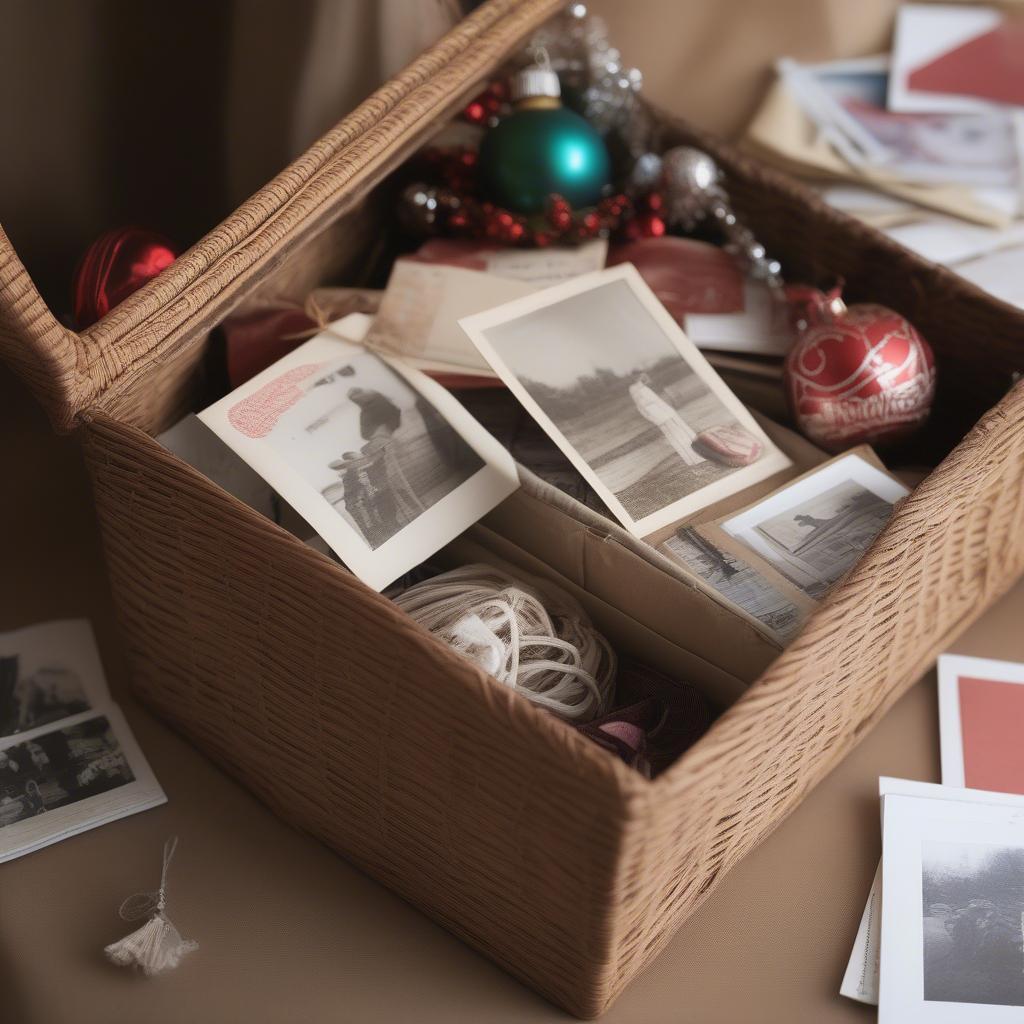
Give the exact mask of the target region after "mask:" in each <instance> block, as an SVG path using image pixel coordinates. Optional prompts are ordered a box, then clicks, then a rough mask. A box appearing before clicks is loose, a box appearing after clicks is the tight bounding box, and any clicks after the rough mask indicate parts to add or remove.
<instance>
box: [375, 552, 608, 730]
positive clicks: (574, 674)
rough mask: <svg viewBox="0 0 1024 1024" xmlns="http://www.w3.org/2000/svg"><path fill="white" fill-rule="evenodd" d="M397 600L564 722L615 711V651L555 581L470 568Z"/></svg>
mask: <svg viewBox="0 0 1024 1024" xmlns="http://www.w3.org/2000/svg"><path fill="white" fill-rule="evenodd" d="M394 600H395V604H396V605H397V606H398V607H399V608H401V609H402V611H404V612H405V613H406V614H407V615H409V616H410V617H411V618H413V619H415V620H416V621H417V622H419V623H420V624H421V625H423V626H425V627H426V628H427V629H429V630H430V632H431V633H433V634H435V635H436V636H437V637H439V638H440V639H441V640H443V641H444V642H445V643H447V644H449V645H450V646H451V647H452V649H453V650H454V651H456V653H458V654H460V655H461V656H462V657H464V658H467V659H468V660H469V661H472V662H473V663H474V664H477V665H479V666H480V667H481V668H482V669H484V670H485V671H487V672H489V673H490V674H491V675H492V676H494V678H495V679H497V680H498V682H500V683H503V684H504V685H506V686H509V687H511V688H512V689H514V690H516V691H517V692H518V693H521V694H522V695H523V696H524V697H526V699H527V700H530V701H532V702H533V703H534V704H538V705H540V706H541V707H544V708H547V709H548V710H549V711H551V712H552V713H554V714H556V715H558V716H559V717H560V718H564V719H567V720H568V721H572V722H587V721H589V720H590V719H592V718H595V717H597V716H598V715H600V714H603V713H604V712H605V711H607V710H608V709H609V708H610V707H611V703H612V694H613V688H614V680H615V666H616V659H615V652H614V651H613V650H612V649H611V646H610V645H609V643H608V641H607V640H605V638H604V637H603V636H601V634H600V633H598V632H597V631H596V630H595V629H594V627H593V626H592V625H591V624H590V620H589V619H588V618H587V615H586V613H585V612H584V611H583V609H582V608H581V607H580V606H579V605H578V604H577V603H576V601H574V600H573V599H572V598H571V597H570V596H569V595H568V594H566V593H565V592H564V591H563V590H561V589H559V588H557V587H555V586H553V585H551V584H548V583H543V584H539V585H538V586H532V585H530V584H527V583H524V582H523V581H522V580H519V579H516V578H515V577H513V576H510V575H508V574H507V573H504V572H501V571H500V570H498V569H495V568H493V567H492V566H489V565H466V566H463V567H462V568H459V569H454V570H452V571H451V572H446V573H443V574H442V575H440V576H435V577H434V578H433V579H429V580H425V581H424V582H422V583H417V584H415V585H414V586H412V587H409V588H408V589H407V590H405V591H403V592H402V593H400V594H398V595H397V596H396V597H395V599H394Z"/></svg>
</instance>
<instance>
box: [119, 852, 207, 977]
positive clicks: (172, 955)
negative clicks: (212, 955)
mask: <svg viewBox="0 0 1024 1024" xmlns="http://www.w3.org/2000/svg"><path fill="white" fill-rule="evenodd" d="M177 847H178V837H177V836H175V837H174V838H173V839H168V840H167V842H165V843H164V863H163V868H162V869H161V871H160V888H159V889H157V891H156V892H137V893H135V894H133V895H132V896H129V897H128V898H127V899H126V900H125V901H124V902H123V903H122V904H121V907H120V909H119V910H118V913H119V914H120V915H121V917H123V918H124V919H125V920H126V921H135V920H138V919H139V918H141V917H146V918H148V920H147V921H146V923H145V924H144V925H143V926H142V927H141V928H138V929H136V930H135V931H134V932H132V933H131V935H126V936H125V937H124V938H123V939H121V940H119V941H118V942H112V943H111V944H110V945H109V946H107V947H106V948H105V949H104V952H105V953H106V954H107V958H108V959H109V960H110V961H111V962H112V963H115V964H117V965H118V966H121V967H138V968H139V969H140V970H141V971H142V972H143V974H146V975H152V974H160V973H161V972H163V971H169V970H173V969H174V968H175V967H177V966H178V964H179V963H181V958H182V957H183V956H185V955H186V954H187V953H191V952H192V951H193V950H195V949H198V948H199V944H198V943H197V942H193V941H192V940H191V939H183V938H182V937H181V933H180V932H179V931H178V929H177V928H175V927H174V925H173V924H171V922H170V920H169V919H168V917H167V914H166V913H165V911H166V908H167V871H168V868H170V866H171V858H172V857H173V856H174V851H175V850H176V849H177Z"/></svg>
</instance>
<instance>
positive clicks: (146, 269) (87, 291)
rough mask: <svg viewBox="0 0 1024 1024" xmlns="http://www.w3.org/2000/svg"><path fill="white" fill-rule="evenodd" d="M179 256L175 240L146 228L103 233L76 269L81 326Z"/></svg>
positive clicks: (75, 308) (76, 309)
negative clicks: (172, 240) (169, 239)
mask: <svg viewBox="0 0 1024 1024" xmlns="http://www.w3.org/2000/svg"><path fill="white" fill-rule="evenodd" d="M176 256H177V252H176V251H175V248H174V246H173V245H172V244H171V242H169V241H168V240H167V239H166V238H164V236H163V235H159V234H157V233H156V232H155V231H149V230H147V229H146V228H132V227H129V228H115V229H114V230H113V231H108V232H106V234H103V235H100V237H99V238H97V239H96V241H95V242H93V243H92V245H90V246H89V248H88V249H86V250H85V253H84V254H83V256H82V259H81V262H80V263H79V264H78V267H77V269H76V270H75V278H74V284H73V300H72V303H73V304H72V310H73V312H74V317H75V323H76V324H77V325H78V327H79V329H82V328H85V327H88V326H90V325H91V324H94V323H95V322H96V321H97V320H99V319H100V317H103V316H106V314H107V313H108V312H110V310H111V309H113V308H114V306H116V305H117V304H118V303H119V302H123V301H124V300H125V299H126V298H128V296H129V295H131V293H132V292H134V291H137V290H138V289H139V288H141V287H142V286H143V285H144V284H145V283H146V282H147V281H149V280H151V279H152V278H154V277H156V276H157V274H159V273H160V272H161V271H163V270H166V269H167V267H169V266H170V265H171V264H172V263H173V262H174V260H175V257H176Z"/></svg>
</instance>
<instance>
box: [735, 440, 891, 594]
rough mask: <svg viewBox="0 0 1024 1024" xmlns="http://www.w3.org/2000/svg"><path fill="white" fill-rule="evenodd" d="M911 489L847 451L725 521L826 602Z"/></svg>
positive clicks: (789, 576)
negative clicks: (826, 597) (838, 582)
mask: <svg viewBox="0 0 1024 1024" xmlns="http://www.w3.org/2000/svg"><path fill="white" fill-rule="evenodd" d="M908 493H909V491H908V490H907V489H906V488H905V487H904V486H903V485H902V484H901V483H899V481H897V480H895V479H894V478H893V477H891V476H889V475H888V474H886V473H883V472H882V471H881V470H878V469H876V468H875V467H874V466H872V465H871V464H870V463H868V462H866V461H865V460H864V459H862V458H860V457H859V456H858V455H846V456H842V457H840V458H838V459H834V460H832V461H831V462H829V463H826V464H825V465H824V466H823V467H821V468H820V469H818V470H816V471H813V472H811V473H809V474H806V475H805V476H803V477H801V478H800V479H798V480H796V481H794V482H793V483H792V484H790V485H788V486H787V487H784V488H782V489H781V490H779V491H776V492H775V493H774V494H771V495H770V496H769V497H767V498H765V499H764V500H763V501H760V502H757V503H756V504H754V505H752V506H751V507H749V508H747V509H745V510H743V511H742V512H740V513H739V514H737V515H734V516H731V517H729V518H727V519H725V520H723V521H722V522H721V524H720V526H721V529H722V530H723V531H724V532H725V533H727V534H728V535H729V536H730V537H733V538H735V539H736V540H739V541H741V542H742V543H744V544H746V545H747V546H748V547H750V548H751V549H752V550H753V551H755V552H756V553H757V554H758V555H759V556H760V557H761V558H763V559H765V560H766V561H767V562H769V563H770V564H771V566H772V567H773V568H774V569H776V570H777V571H778V572H779V573H780V574H781V575H782V576H784V577H785V578H786V579H787V580H789V581H790V582H791V583H792V584H793V585H794V586H795V587H797V588H799V590H800V591H801V592H803V593H804V594H806V595H807V596H808V597H809V598H811V599H812V600H815V601H818V600H820V599H821V598H822V597H824V596H825V594H826V593H828V591H829V589H830V588H831V587H832V586H833V585H834V584H835V583H836V582H837V581H838V580H839V579H840V578H841V577H842V576H843V575H845V574H846V573H847V572H848V571H849V569H850V568H851V567H852V566H853V565H854V563H856V562H857V560H858V559H859V558H860V557H861V555H863V554H864V552H865V551H866V550H867V549H868V547H869V546H870V544H871V542H872V541H873V540H874V539H875V537H877V536H878V534H879V533H881V531H882V530H883V529H884V528H885V525H886V523H887V522H888V521H889V518H890V517H891V515H892V512H893V506H894V505H895V503H896V502H897V501H899V500H900V499H901V498H903V497H905V496H906V495H907V494H908Z"/></svg>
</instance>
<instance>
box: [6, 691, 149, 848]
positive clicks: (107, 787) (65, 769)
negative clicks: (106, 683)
mask: <svg viewBox="0 0 1024 1024" xmlns="http://www.w3.org/2000/svg"><path fill="white" fill-rule="evenodd" d="M166 799H167V798H166V797H165V796H164V793H163V790H162V789H161V788H160V785H159V784H158V783H157V781H156V779H155V778H154V777H153V773H152V771H151V770H150V768H149V765H148V764H147V763H146V760H145V758H144V757H143V755H142V752H141V750H139V747H138V745H137V744H136V742H135V739H134V737H133V736H132V734H131V731H130V730H129V728H128V724H127V723H126V722H125V720H124V716H123V715H122V714H121V712H120V711H119V710H118V708H116V707H115V706H113V705H111V704H107V705H106V706H105V707H104V708H102V709H101V710H99V711H89V712H85V713H83V714H80V715H77V716H75V717H74V718H72V719H70V720H69V721H68V722H67V723H66V724H63V725H61V726H59V727H57V728H40V729H35V730H33V731H32V732H30V733H27V734H26V735H25V737H24V738H20V737H19V738H16V739H9V740H8V741H7V742H5V743H4V744H3V745H2V746H0V863H2V862H3V861H6V860H11V859H13V858H14V857H20V856H22V855H23V854H26V853H31V852H32V851H34V850H37V849H40V848H41V847H43V846H47V845H49V844H50V843H55V842H57V841H59V840H61V839H65V838H67V837H68V836H72V835H75V834H77V833H79V832H83V831H85V830H86V829H90V828H95V827H97V826H99V825H104V824H106V823H107V822H109V821H113V820H115V819H117V818H122V817H124V816H126V815H128V814H135V813H136V812H138V811H143V810H146V809H148V808H150V807H155V806H156V805H157V804H161V803H163V802H164V801H165V800H166Z"/></svg>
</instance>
